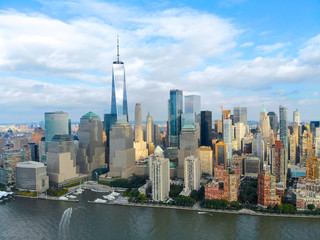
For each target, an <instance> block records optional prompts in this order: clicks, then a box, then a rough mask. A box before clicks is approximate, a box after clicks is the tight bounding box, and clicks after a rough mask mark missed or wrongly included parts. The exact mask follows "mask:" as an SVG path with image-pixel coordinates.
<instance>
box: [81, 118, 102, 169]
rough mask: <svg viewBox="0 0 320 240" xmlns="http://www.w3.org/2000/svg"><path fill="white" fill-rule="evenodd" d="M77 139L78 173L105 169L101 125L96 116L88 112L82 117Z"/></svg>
mask: <svg viewBox="0 0 320 240" xmlns="http://www.w3.org/2000/svg"><path fill="white" fill-rule="evenodd" d="M78 138H79V148H78V149H77V165H79V168H80V172H81V173H85V174H88V173H91V172H92V171H93V170H96V169H99V168H102V167H106V164H105V146H104V144H103V125H102V122H101V119H100V117H99V116H98V115H97V114H95V113H93V112H88V113H87V114H85V115H83V116H82V118H81V119H80V124H79V132H78Z"/></svg>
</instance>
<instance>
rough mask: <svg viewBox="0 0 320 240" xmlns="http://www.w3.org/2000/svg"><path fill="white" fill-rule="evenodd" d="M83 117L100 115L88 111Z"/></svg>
mask: <svg viewBox="0 0 320 240" xmlns="http://www.w3.org/2000/svg"><path fill="white" fill-rule="evenodd" d="M82 117H83V118H93V117H94V118H98V117H99V116H98V115H97V114H95V113H93V112H91V111H90V112H88V113H87V114H85V115H83V116H82Z"/></svg>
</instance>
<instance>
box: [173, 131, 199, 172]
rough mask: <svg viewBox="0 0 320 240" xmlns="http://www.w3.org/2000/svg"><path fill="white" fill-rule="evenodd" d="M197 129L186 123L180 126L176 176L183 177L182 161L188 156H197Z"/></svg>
mask: <svg viewBox="0 0 320 240" xmlns="http://www.w3.org/2000/svg"><path fill="white" fill-rule="evenodd" d="M197 131H198V130H197V129H196V128H195V127H194V126H193V125H186V126H184V127H183V128H182V131H181V134H180V140H179V143H180V145H179V151H178V167H177V171H178V172H177V176H178V178H184V162H185V158H186V157H188V156H191V155H193V156H195V157H198V155H199V153H198V148H199V145H198V132H197Z"/></svg>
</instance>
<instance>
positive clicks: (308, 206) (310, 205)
mask: <svg viewBox="0 0 320 240" xmlns="http://www.w3.org/2000/svg"><path fill="white" fill-rule="evenodd" d="M307 208H308V209H309V210H311V211H313V210H314V209H315V208H316V206H315V205H314V204H308V205H307Z"/></svg>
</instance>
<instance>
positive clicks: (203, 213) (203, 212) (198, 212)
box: [198, 212, 206, 214]
mask: <svg viewBox="0 0 320 240" xmlns="http://www.w3.org/2000/svg"><path fill="white" fill-rule="evenodd" d="M198 214H206V212H198Z"/></svg>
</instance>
